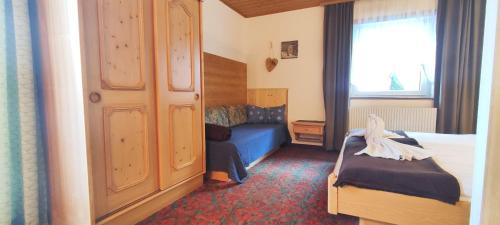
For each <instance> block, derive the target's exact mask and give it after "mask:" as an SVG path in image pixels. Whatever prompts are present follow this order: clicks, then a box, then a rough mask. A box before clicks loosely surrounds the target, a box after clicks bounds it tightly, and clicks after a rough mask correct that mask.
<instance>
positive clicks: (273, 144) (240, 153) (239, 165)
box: [207, 124, 290, 183]
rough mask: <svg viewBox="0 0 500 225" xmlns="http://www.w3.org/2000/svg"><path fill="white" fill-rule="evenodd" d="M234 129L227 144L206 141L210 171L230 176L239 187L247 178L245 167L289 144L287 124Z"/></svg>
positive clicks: (241, 126) (258, 125)
mask: <svg viewBox="0 0 500 225" xmlns="http://www.w3.org/2000/svg"><path fill="white" fill-rule="evenodd" d="M231 129H232V135H231V139H229V140H227V141H223V142H218V141H209V140H207V170H208V171H223V172H227V173H228V175H229V178H231V179H232V180H234V181H236V182H238V183H243V181H244V180H245V178H247V176H248V173H247V171H246V169H245V167H247V166H249V165H250V164H251V163H252V162H254V161H255V160H257V159H259V158H260V157H262V156H264V155H265V154H266V153H268V152H270V151H272V150H274V149H277V148H279V147H280V146H281V145H283V144H285V143H287V142H289V141H290V135H289V133H288V128H287V126H286V125H284V124H243V125H240V126H236V127H233V128H231Z"/></svg>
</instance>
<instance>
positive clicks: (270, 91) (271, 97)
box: [247, 88, 288, 124]
mask: <svg viewBox="0 0 500 225" xmlns="http://www.w3.org/2000/svg"><path fill="white" fill-rule="evenodd" d="M247 93H248V94H247V104H251V105H256V106H259V107H275V106H282V105H285V121H287V124H288V89H287V88H257V89H248V92H247Z"/></svg>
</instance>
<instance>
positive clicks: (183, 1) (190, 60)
mask: <svg viewBox="0 0 500 225" xmlns="http://www.w3.org/2000/svg"><path fill="white" fill-rule="evenodd" d="M156 3H157V6H156V7H155V8H156V10H157V12H156V18H155V19H156V20H155V28H156V35H157V36H156V54H157V55H156V66H157V75H158V80H157V98H158V100H157V103H158V105H157V107H158V126H159V127H158V143H159V151H160V186H161V188H162V189H165V188H168V187H170V186H172V185H174V184H177V183H179V182H182V181H183V180H186V179H188V178H190V177H192V176H194V175H197V174H200V173H202V171H203V164H204V163H203V160H204V158H203V144H202V143H203V142H202V138H203V124H202V123H203V122H202V121H203V120H202V117H203V115H202V103H201V97H200V95H201V53H200V50H201V45H200V40H201V39H200V29H201V28H200V2H199V1H198V0H158V1H157V2H156Z"/></svg>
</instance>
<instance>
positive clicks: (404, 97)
mask: <svg viewBox="0 0 500 225" xmlns="http://www.w3.org/2000/svg"><path fill="white" fill-rule="evenodd" d="M350 99H367V100H378V99H382V100H383V99H387V100H434V98H432V97H421V96H373V97H368V96H366V97H361V96H358V97H350Z"/></svg>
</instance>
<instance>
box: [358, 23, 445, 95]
mask: <svg viewBox="0 0 500 225" xmlns="http://www.w3.org/2000/svg"><path fill="white" fill-rule="evenodd" d="M435 20H436V19H435V16H420V17H411V18H403V19H394V20H389V21H382V22H368V23H361V24H355V25H354V30H353V53H352V69H351V85H352V87H351V88H352V91H353V94H354V95H363V93H365V95H367V93H373V92H378V93H381V92H385V94H390V93H394V94H397V95H405V94H413V95H415V94H418V95H430V94H431V90H432V85H433V82H434V64H435V52H436V34H435V23H436V22H435ZM405 92H406V93H405Z"/></svg>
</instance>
